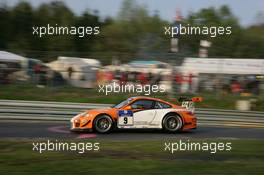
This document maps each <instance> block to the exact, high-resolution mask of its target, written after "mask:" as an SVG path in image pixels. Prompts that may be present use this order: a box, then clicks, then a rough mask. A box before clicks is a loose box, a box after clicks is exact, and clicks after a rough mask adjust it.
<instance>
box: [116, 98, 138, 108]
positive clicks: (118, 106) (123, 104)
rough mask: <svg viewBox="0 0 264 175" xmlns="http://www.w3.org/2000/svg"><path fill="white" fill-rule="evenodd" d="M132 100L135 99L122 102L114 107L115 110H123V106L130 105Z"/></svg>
mask: <svg viewBox="0 0 264 175" xmlns="http://www.w3.org/2000/svg"><path fill="white" fill-rule="evenodd" d="M132 99H133V98H128V99H126V100H124V101H122V102H121V103H119V104H117V105H115V106H113V108H122V107H123V106H125V105H127V104H128V103H130V102H131V100H132Z"/></svg>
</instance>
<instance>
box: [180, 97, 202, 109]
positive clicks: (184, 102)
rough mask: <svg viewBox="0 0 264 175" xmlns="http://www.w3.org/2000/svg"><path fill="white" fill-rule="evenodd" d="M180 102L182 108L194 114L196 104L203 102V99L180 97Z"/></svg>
mask: <svg viewBox="0 0 264 175" xmlns="http://www.w3.org/2000/svg"><path fill="white" fill-rule="evenodd" d="M178 101H179V102H180V103H181V106H182V107H184V108H186V109H187V110H188V111H190V112H192V113H194V110H195V107H194V102H202V101H203V98H202V97H192V98H190V97H180V98H178Z"/></svg>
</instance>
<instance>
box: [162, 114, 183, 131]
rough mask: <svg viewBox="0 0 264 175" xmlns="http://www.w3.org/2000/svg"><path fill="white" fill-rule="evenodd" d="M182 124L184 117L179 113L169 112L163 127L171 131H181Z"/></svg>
mask: <svg viewBox="0 0 264 175" xmlns="http://www.w3.org/2000/svg"><path fill="white" fill-rule="evenodd" d="M182 126H183V122H182V119H181V117H180V116H179V115H177V114H169V115H167V116H165V118H164V120H163V129H165V130H166V131H169V132H176V131H180V130H181V128H182Z"/></svg>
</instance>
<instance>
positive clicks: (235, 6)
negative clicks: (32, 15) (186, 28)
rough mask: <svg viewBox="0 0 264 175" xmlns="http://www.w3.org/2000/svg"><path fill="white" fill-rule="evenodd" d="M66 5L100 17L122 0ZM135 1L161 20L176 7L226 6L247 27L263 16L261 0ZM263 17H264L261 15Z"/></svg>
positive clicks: (78, 0)
mask: <svg viewBox="0 0 264 175" xmlns="http://www.w3.org/2000/svg"><path fill="white" fill-rule="evenodd" d="M19 1H21V0H0V2H1V3H6V4H7V5H9V6H14V5H15V4H16V3H18V2H19ZM23 1H28V2H30V3H31V4H32V6H33V7H38V6H39V5H40V4H41V3H44V2H46V3H47V2H51V1H53V0H23ZM64 2H65V3H66V5H67V6H68V7H69V8H70V9H71V10H73V11H74V12H75V13H76V14H77V15H79V14H81V13H82V12H83V11H84V10H86V9H90V10H99V14H100V16H101V17H103V18H105V17H106V16H111V17H116V16H117V14H118V11H119V9H120V7H121V4H122V2H123V0H64ZM136 2H137V3H138V4H142V5H145V6H146V7H147V8H148V10H149V12H150V13H154V11H155V10H158V11H159V15H160V17H161V18H162V19H165V20H168V21H172V20H173V18H174V16H175V13H176V9H177V8H179V9H180V10H181V12H182V15H183V16H186V15H187V14H188V13H189V12H197V11H199V10H200V9H202V8H208V7H215V8H218V7H220V6H221V5H228V6H229V7H230V8H231V10H232V12H233V14H234V15H235V16H236V17H237V18H238V19H239V21H240V24H241V25H242V26H249V25H252V24H254V23H256V22H257V18H256V16H257V14H258V13H260V12H261V13H262V15H264V1H263V0H136ZM262 17H263V18H264V16H262Z"/></svg>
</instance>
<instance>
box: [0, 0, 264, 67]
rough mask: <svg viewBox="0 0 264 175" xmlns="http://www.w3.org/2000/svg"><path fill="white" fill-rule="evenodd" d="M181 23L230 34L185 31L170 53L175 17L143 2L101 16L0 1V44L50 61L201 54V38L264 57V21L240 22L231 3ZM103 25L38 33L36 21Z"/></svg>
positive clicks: (212, 51)
mask: <svg viewBox="0 0 264 175" xmlns="http://www.w3.org/2000/svg"><path fill="white" fill-rule="evenodd" d="M175 8H177V7H175ZM182 23H183V24H190V25H196V26H199V25H203V26H231V27H232V34H231V35H226V36H225V35H224V36H221V37H214V38H211V37H208V36H204V35H186V36H181V37H180V38H179V49H180V51H179V53H177V54H173V53H170V38H169V37H167V36H165V35H164V26H168V25H173V22H169V21H166V20H163V19H161V18H160V16H159V12H158V11H155V12H154V13H153V12H152V13H151V12H149V10H148V8H147V7H145V6H144V5H140V4H137V3H136V2H135V1H133V0H124V1H123V4H122V6H121V9H120V10H119V13H118V15H117V17H115V18H111V17H106V18H105V19H102V18H101V17H100V12H99V11H96V10H94V11H92V10H86V11H84V12H83V13H82V14H80V15H76V14H75V13H74V12H73V11H72V10H71V9H70V8H69V7H67V6H66V5H65V4H64V3H63V2H61V1H54V2H50V3H43V4H41V5H40V6H39V7H37V8H33V7H32V6H31V4H30V3H28V2H24V1H21V2H19V3H17V4H16V5H15V6H14V7H9V6H7V5H6V4H1V5H0V26H1V27H0V50H7V51H11V52H14V53H17V54H21V55H24V56H26V57H29V58H37V59H41V60H43V61H51V60H54V59H56V57H57V56H75V57H91V58H96V59H100V60H102V61H103V62H107V63H110V61H111V60H112V59H113V58H117V59H120V60H121V61H127V60H128V59H170V60H175V59H177V58H180V57H185V56H198V51H199V42H200V40H201V39H203V40H204V39H206V40H208V41H210V42H212V46H211V47H210V48H209V50H208V51H209V52H208V53H209V57H233V58H264V49H263V48H264V33H263V32H264V24H263V23H258V24H255V25H253V26H249V27H242V26H241V25H240V24H239V21H238V19H237V18H236V17H235V16H234V15H233V14H232V12H231V10H230V9H229V8H228V6H221V7H219V8H213V7H212V8H205V9H201V10H200V11H198V12H195V13H194V12H190V13H189V14H188V16H187V17H186V18H184V19H183V20H182ZM47 24H51V25H58V26H76V27H78V26H99V27H100V35H98V36H94V35H91V36H86V37H78V36H77V35H58V36H51V35H47V36H45V37H41V38H40V37H37V36H34V35H33V34H32V32H33V31H32V27H33V26H46V25H47Z"/></svg>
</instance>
